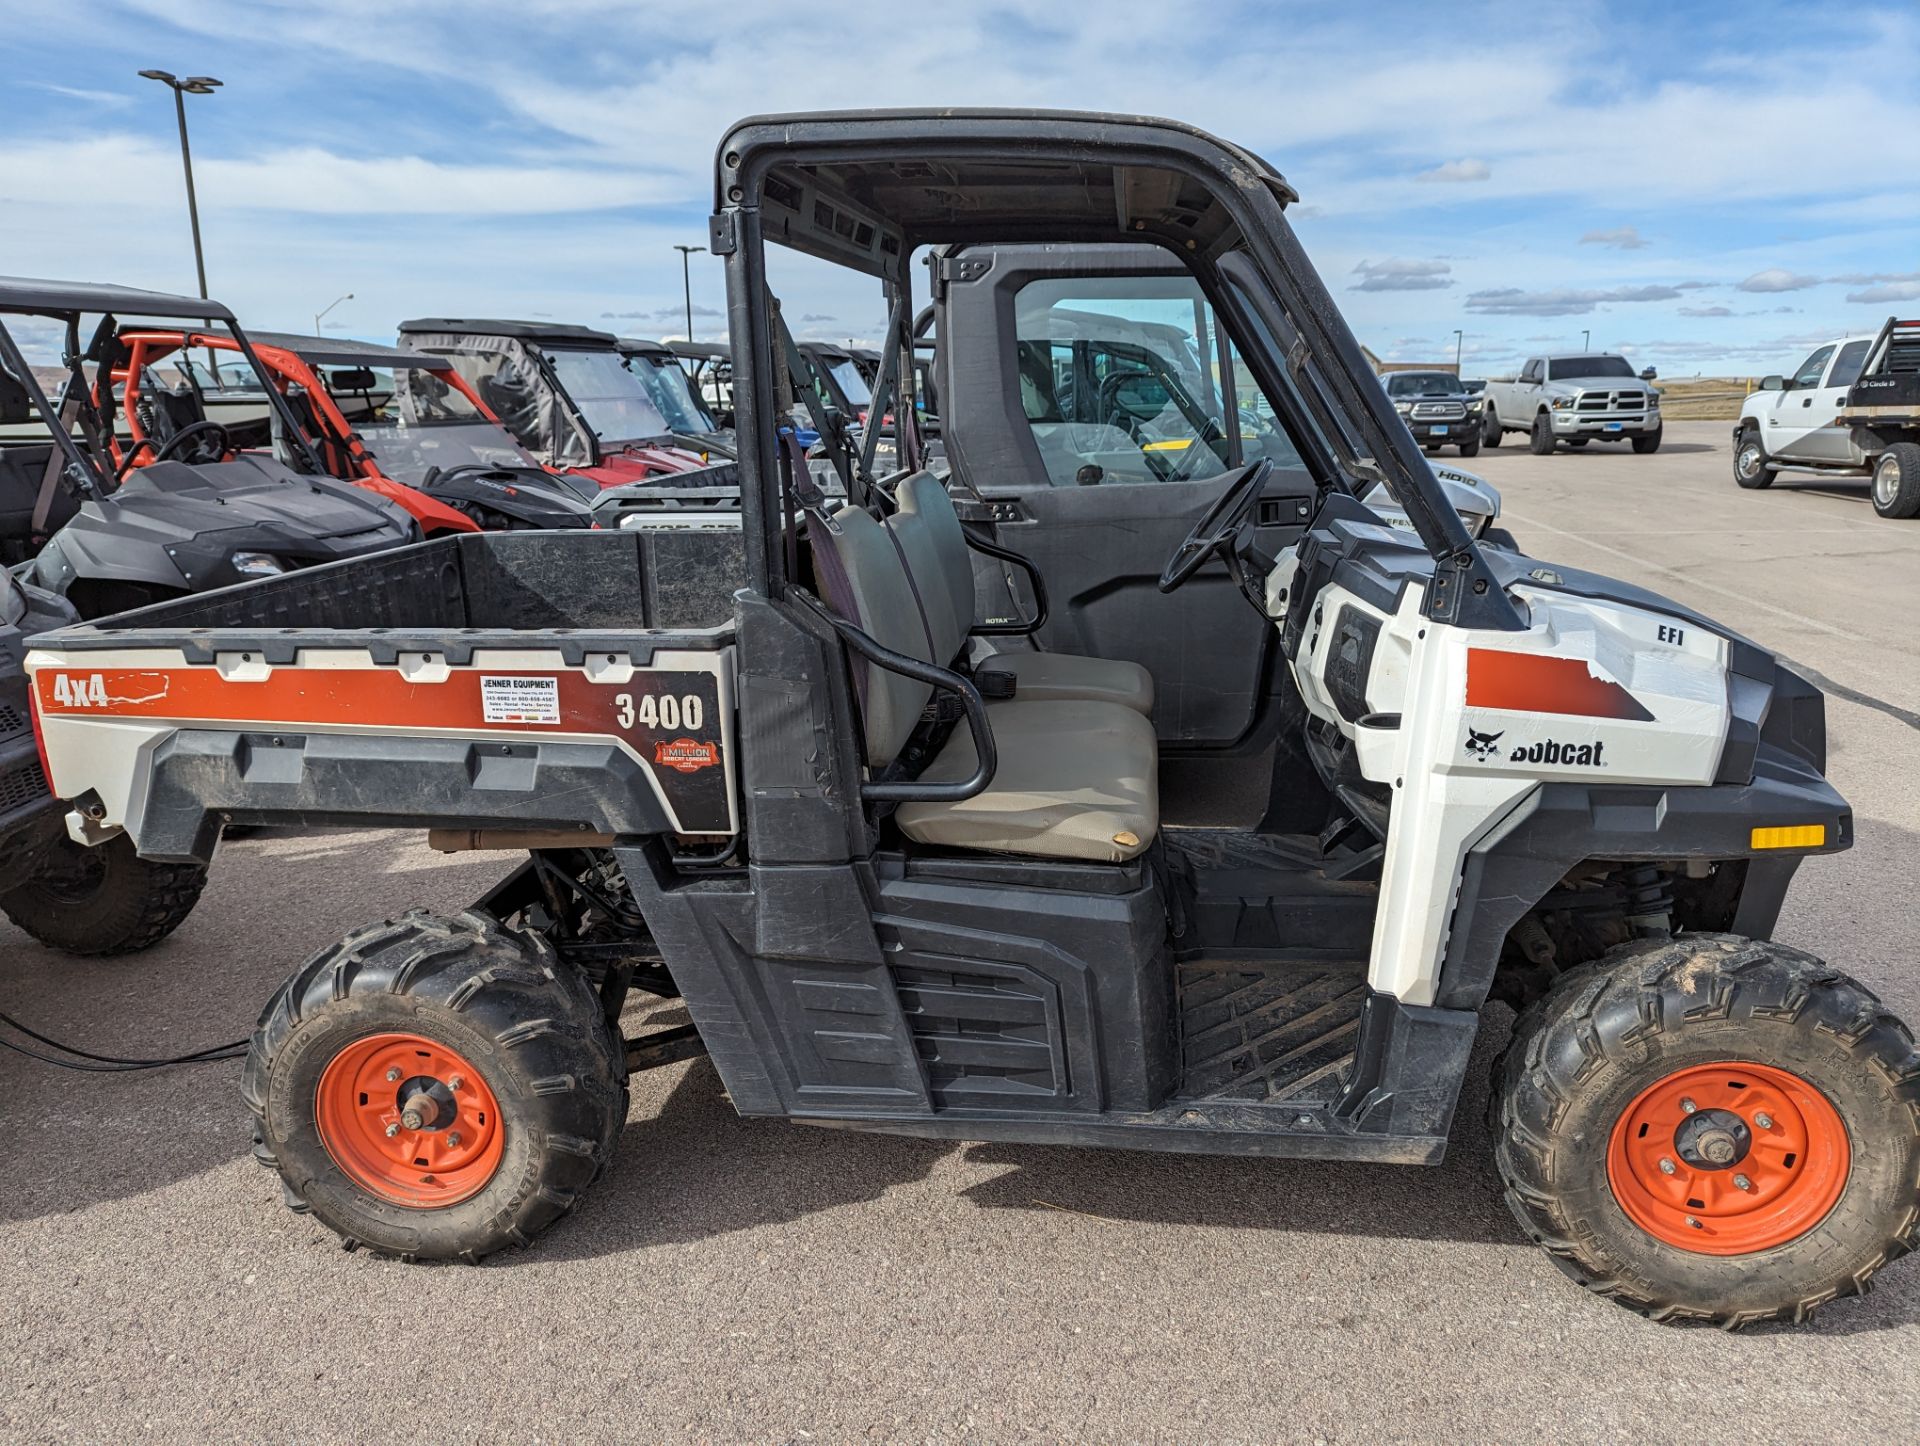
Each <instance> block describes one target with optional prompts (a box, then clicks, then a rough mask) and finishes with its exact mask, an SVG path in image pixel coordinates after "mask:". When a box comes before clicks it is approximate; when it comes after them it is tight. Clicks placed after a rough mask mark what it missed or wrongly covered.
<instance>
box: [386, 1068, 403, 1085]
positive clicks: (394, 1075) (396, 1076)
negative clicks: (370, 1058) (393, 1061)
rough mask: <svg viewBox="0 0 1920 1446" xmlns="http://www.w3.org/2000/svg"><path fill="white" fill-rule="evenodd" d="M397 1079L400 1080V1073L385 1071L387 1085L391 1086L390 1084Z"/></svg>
mask: <svg viewBox="0 0 1920 1446" xmlns="http://www.w3.org/2000/svg"><path fill="white" fill-rule="evenodd" d="M399 1078H400V1071H399V1070H397V1069H390V1070H388V1071H387V1083H388V1084H392V1083H393V1082H394V1081H396V1080H397V1079H399Z"/></svg>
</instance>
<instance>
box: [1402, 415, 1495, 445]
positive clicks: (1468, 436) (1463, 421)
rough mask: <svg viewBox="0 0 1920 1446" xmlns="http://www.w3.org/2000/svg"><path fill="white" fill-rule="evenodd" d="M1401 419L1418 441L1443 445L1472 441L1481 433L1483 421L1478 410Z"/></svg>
mask: <svg viewBox="0 0 1920 1446" xmlns="http://www.w3.org/2000/svg"><path fill="white" fill-rule="evenodd" d="M1400 420H1401V421H1403V422H1405V423H1406V424H1407V430H1408V431H1409V432H1412V433H1413V439H1414V441H1416V442H1420V443H1423V444H1424V443H1428V442H1438V443H1440V444H1442V445H1443V446H1444V445H1446V444H1448V443H1452V442H1465V441H1470V440H1472V439H1473V438H1475V437H1478V436H1479V435H1480V429H1481V422H1480V414H1479V413H1478V412H1468V413H1467V414H1466V416H1464V417H1432V418H1428V417H1417V418H1416V417H1406V416H1403V417H1402V418H1401V419H1400Z"/></svg>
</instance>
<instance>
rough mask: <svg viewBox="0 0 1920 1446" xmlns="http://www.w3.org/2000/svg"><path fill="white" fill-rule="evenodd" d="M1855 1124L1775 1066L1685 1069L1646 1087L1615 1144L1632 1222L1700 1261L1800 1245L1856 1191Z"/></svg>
mask: <svg viewBox="0 0 1920 1446" xmlns="http://www.w3.org/2000/svg"><path fill="white" fill-rule="evenodd" d="M1851 1160H1852V1155H1851V1152H1850V1150H1849V1148H1848V1145H1847V1130H1846V1126H1845V1125H1843V1124H1842V1123H1841V1121H1840V1113H1839V1111H1838V1110H1836V1109H1834V1107H1833V1106H1832V1105H1831V1104H1830V1103H1828V1101H1827V1097H1826V1096H1825V1095H1823V1094H1821V1093H1820V1091H1819V1090H1817V1089H1815V1088H1814V1087H1813V1086H1812V1085H1810V1084H1808V1083H1807V1082H1806V1081H1805V1080H1803V1079H1801V1078H1800V1077H1799V1076H1798V1075H1795V1074H1789V1073H1788V1072H1787V1071H1786V1070H1783V1069H1774V1068H1773V1067H1772V1066H1770V1065H1764V1064H1749V1063H1745V1062H1742V1061H1729V1062H1727V1063H1725V1064H1703V1065H1696V1066H1694V1067H1693V1068H1691V1069H1683V1070H1676V1071H1675V1072H1674V1073H1672V1074H1670V1075H1668V1076H1666V1077H1665V1078H1664V1079H1661V1080H1659V1081H1657V1082H1655V1083H1654V1084H1652V1085H1650V1086H1648V1087H1647V1088H1646V1089H1644V1090H1642V1091H1641V1092H1640V1094H1639V1096H1638V1098H1636V1099H1635V1100H1634V1102H1633V1103H1632V1104H1630V1105H1628V1106H1627V1108H1626V1110H1625V1111H1624V1112H1623V1113H1622V1114H1621V1116H1620V1119H1619V1121H1618V1122H1617V1123H1616V1124H1615V1125H1614V1127H1613V1137H1612V1139H1611V1141H1610V1142H1609V1143H1608V1146H1607V1183H1608V1184H1609V1185H1610V1186H1611V1187H1612V1188H1613V1198H1614V1199H1615V1200H1617V1201H1619V1203H1620V1208H1621V1210H1622V1211H1624V1212H1625V1214H1626V1217H1627V1218H1628V1219H1629V1220H1631V1221H1632V1222H1633V1223H1634V1224H1635V1225H1638V1226H1639V1227H1640V1228H1641V1229H1642V1230H1644V1231H1646V1232H1647V1234H1649V1235H1651V1236H1653V1237H1654V1238H1655V1239H1656V1240H1661V1241H1664V1242H1665V1243H1666V1244H1668V1245H1672V1246H1676V1247H1678V1248H1679V1249H1681V1250H1691V1251H1693V1252H1695V1253H1697V1254H1700V1255H1748V1254H1751V1253H1753V1252H1754V1251H1759V1250H1771V1249H1772V1248H1773V1247H1775V1246H1777V1245H1785V1244H1786V1243H1787V1242H1788V1241H1791V1240H1798V1239H1799V1238H1800V1237H1801V1236H1802V1235H1805V1234H1806V1233H1807V1232H1808V1231H1809V1230H1811V1229H1813V1227H1814V1226H1816V1225H1818V1224H1819V1223H1820V1222H1821V1221H1822V1220H1824V1219H1825V1218H1826V1216H1827V1212H1828V1211H1830V1210H1832V1209H1833V1207H1834V1204H1835V1202H1837V1201H1838V1200H1839V1199H1840V1195H1841V1192H1842V1191H1843V1190H1845V1189H1846V1185H1847V1170H1848V1166H1849V1165H1850V1163H1851Z"/></svg>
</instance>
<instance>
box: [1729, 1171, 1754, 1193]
mask: <svg viewBox="0 0 1920 1446" xmlns="http://www.w3.org/2000/svg"><path fill="white" fill-rule="evenodd" d="M1733 1186H1734V1188H1735V1189H1736V1190H1751V1189H1752V1188H1753V1181H1751V1180H1749V1179H1748V1178H1747V1177H1746V1176H1745V1175H1735V1176H1734V1177H1733Z"/></svg>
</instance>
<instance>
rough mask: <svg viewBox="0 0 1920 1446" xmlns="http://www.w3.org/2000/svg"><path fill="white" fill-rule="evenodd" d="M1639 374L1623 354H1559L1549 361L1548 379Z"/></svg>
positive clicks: (1633, 375)
mask: <svg viewBox="0 0 1920 1446" xmlns="http://www.w3.org/2000/svg"><path fill="white" fill-rule="evenodd" d="M1638 375H1639V373H1638V372H1636V371H1634V369H1633V367H1632V366H1631V365H1630V364H1629V363H1628V361H1627V359H1626V358H1625V357H1621V356H1557V357H1554V358H1552V359H1551V360H1550V361H1548V363H1547V380H1548V381H1553V382H1564V381H1571V380H1572V379H1573V378H1575V377H1635V376H1638Z"/></svg>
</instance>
